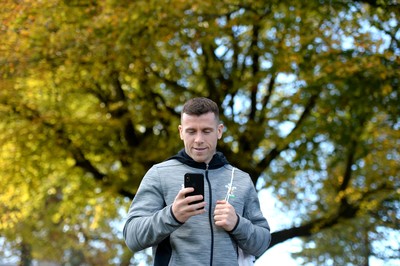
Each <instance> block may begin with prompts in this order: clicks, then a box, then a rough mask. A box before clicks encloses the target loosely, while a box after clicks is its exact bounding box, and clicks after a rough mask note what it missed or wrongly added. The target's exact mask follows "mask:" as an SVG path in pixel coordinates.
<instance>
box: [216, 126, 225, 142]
mask: <svg viewBox="0 0 400 266" xmlns="http://www.w3.org/2000/svg"><path fill="white" fill-rule="evenodd" d="M223 131H224V124H219V125H218V128H217V132H218V133H217V134H218V139H221V138H222V132H223Z"/></svg>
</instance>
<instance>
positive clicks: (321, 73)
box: [0, 0, 400, 266]
mask: <svg viewBox="0 0 400 266" xmlns="http://www.w3.org/2000/svg"><path fill="white" fill-rule="evenodd" d="M399 14H400V4H399V2H398V1H397V0H388V1H385V0H375V1H374V0H354V1H349V0H329V1H324V0H319V1H282V0H279V1H278V0H276V1H275V0H271V1H261V0H222V1H210V0H201V1H195V0H161V1H160V0H146V1H142V0H137V1H127V0H118V1H117V0H104V1H98V0H82V1H78V0H63V1H62V0H47V1H37V0H20V1H19V0H2V1H1V5H0V21H1V24H0V39H1V41H0V77H1V78H0V147H1V148H0V188H1V189H0V265H24V266H25V265H150V264H149V263H151V253H149V252H147V251H143V252H138V253H136V254H133V253H132V252H131V251H129V250H128V249H127V248H126V246H125V244H124V242H123V239H122V234H121V230H122V226H123V224H124V219H125V214H126V212H127V210H128V208H129V205H130V202H131V200H132V199H133V198H134V196H135V192H136V190H137V188H138V185H139V183H140V181H141V179H142V177H143V175H144V174H145V172H146V171H147V169H149V168H150V166H151V165H153V164H154V163H158V162H160V161H163V160H165V159H166V158H168V157H169V156H171V155H173V154H175V153H176V152H177V151H178V150H179V149H180V148H181V147H182V143H181V140H180V139H179V135H178V130H177V127H178V124H179V114H180V111H181V108H182V104H183V103H184V102H185V101H186V100H187V99H189V98H191V97H194V96H206V97H209V98H211V99H213V100H214V101H215V102H217V103H218V104H219V105H220V107H221V111H222V116H221V119H222V121H223V123H224V124H225V132H224V138H223V140H222V141H221V142H220V143H219V147H218V149H219V150H220V151H222V152H224V153H225V155H226V156H227V158H228V160H229V161H230V162H231V163H232V164H233V165H235V166H237V167H239V168H241V169H243V170H245V171H247V172H248V173H249V174H250V175H251V176H252V178H253V181H254V185H255V186H256V188H257V189H258V191H259V196H260V201H261V204H262V207H263V211H264V213H265V215H266V217H267V219H268V220H269V221H270V223H271V230H272V243H271V247H270V249H269V250H268V251H267V252H265V254H264V255H263V256H262V257H261V258H260V259H259V260H258V261H257V263H256V264H257V265H267V264H268V263H269V264H271V262H272V261H274V259H277V260H279V261H283V260H284V258H285V259H286V258H287V261H288V262H287V263H289V261H290V262H291V263H293V264H290V265H400V259H399V257H400V242H399V239H400V233H399V229H400V177H399V173H400V153H399V146H400V95H399V93H400V91H399V79H400V67H399V65H400V46H399V44H400V43H399V42H400V25H399ZM285 265H289V264H285Z"/></svg>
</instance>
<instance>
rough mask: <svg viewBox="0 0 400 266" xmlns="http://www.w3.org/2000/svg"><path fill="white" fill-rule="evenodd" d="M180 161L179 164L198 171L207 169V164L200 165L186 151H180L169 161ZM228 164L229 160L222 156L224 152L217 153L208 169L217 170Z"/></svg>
mask: <svg viewBox="0 0 400 266" xmlns="http://www.w3.org/2000/svg"><path fill="white" fill-rule="evenodd" d="M172 159H175V160H178V161H179V162H181V163H183V164H186V165H188V166H190V167H194V168H198V169H206V168H207V164H206V163H199V162H196V161H195V160H193V159H192V157H190V156H189V155H188V154H187V153H186V152H185V149H182V150H180V151H179V152H178V153H177V154H176V155H174V156H172V157H170V158H169V159H168V160H172ZM226 164H229V162H228V160H227V159H226V158H225V156H224V155H223V154H222V152H219V151H217V153H215V154H214V156H213V158H212V159H211V161H210V163H209V164H208V169H217V168H220V167H222V166H224V165H226Z"/></svg>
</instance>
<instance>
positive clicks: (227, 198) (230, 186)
mask: <svg viewBox="0 0 400 266" xmlns="http://www.w3.org/2000/svg"><path fill="white" fill-rule="evenodd" d="M234 174H235V167H232V174H231V182H230V183H229V185H228V191H227V192H226V196H225V201H226V202H229V198H230V197H231V196H232V195H233V187H232V185H233V177H234Z"/></svg>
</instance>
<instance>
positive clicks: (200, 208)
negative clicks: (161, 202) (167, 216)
mask: <svg viewBox="0 0 400 266" xmlns="http://www.w3.org/2000/svg"><path fill="white" fill-rule="evenodd" d="M193 191H194V188H192V187H188V188H183V189H181V190H180V191H179V193H178V195H176V197H175V200H174V202H173V203H172V213H173V214H174V216H175V218H176V219H177V220H178V221H179V222H181V223H184V222H186V221H187V220H188V219H189V218H190V217H192V216H194V215H199V214H202V213H205V212H206V211H205V209H204V207H205V206H206V203H205V202H204V201H202V202H200V203H196V204H190V203H192V202H194V201H198V200H202V199H203V196H202V195H196V196H189V197H185V195H186V194H187V193H190V192H193Z"/></svg>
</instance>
